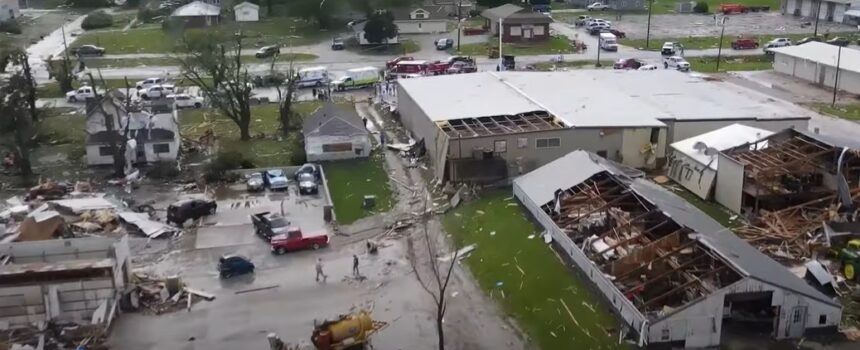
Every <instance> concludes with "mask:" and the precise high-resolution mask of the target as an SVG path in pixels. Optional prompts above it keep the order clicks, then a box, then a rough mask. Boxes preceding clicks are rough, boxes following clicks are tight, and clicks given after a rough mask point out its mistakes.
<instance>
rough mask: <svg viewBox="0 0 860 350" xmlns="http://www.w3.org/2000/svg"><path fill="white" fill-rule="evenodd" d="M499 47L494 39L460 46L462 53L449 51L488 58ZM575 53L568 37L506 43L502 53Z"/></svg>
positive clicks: (524, 54)
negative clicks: (491, 49) (491, 50)
mask: <svg viewBox="0 0 860 350" xmlns="http://www.w3.org/2000/svg"><path fill="white" fill-rule="evenodd" d="M491 45H492V46H498V39H492V38H491V40H490V41H488V42H486V43H477V44H466V45H461V46H460V51H459V52H458V51H457V48H456V47H454V48H451V49H449V50H448V52H450V53H451V54H459V55H468V56H486V55H487V54H488V53H489V51H488V50H489V49H488V48H489V47H490V46H491ZM570 52H573V47H571V45H570V42H569V41H568V40H567V37H565V36H562V35H557V36H554V37H552V38H550V39H549V40H546V41H541V42H534V43H505V44H504V47H503V48H502V53H503V54H506V55H515V56H529V55H544V54H559V53H570Z"/></svg>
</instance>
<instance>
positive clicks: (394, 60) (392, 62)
mask: <svg viewBox="0 0 860 350" xmlns="http://www.w3.org/2000/svg"><path fill="white" fill-rule="evenodd" d="M414 60H415V58H413V57H412V56H399V57H395V58H392V59H390V60H388V61H387V62H385V69H393V68H394V67H395V66H397V64H398V63H400V61H414Z"/></svg>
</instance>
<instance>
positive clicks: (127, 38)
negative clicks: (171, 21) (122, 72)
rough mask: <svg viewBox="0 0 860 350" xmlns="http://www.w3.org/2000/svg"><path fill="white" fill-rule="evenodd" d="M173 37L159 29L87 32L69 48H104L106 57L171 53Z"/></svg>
mask: <svg viewBox="0 0 860 350" xmlns="http://www.w3.org/2000/svg"><path fill="white" fill-rule="evenodd" d="M175 39H176V38H175V37H173V36H171V35H169V34H168V33H167V32H166V31H164V30H162V29H161V28H156V29H132V30H127V31H124V32H123V31H110V32H87V33H84V34H83V35H81V37H80V38H78V40H77V41H75V43H74V44H73V45H71V46H73V47H77V46H81V45H96V46H101V47H104V48H105V51H107V54H108V55H113V54H126V53H162V52H172V51H173V49H174V42H175Z"/></svg>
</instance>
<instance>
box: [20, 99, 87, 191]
mask: <svg viewBox="0 0 860 350" xmlns="http://www.w3.org/2000/svg"><path fill="white" fill-rule="evenodd" d="M40 117H41V119H40V120H39V123H37V124H36V129H35V135H34V137H35V139H36V140H37V146H36V147H35V148H33V149H32V150H31V151H30V161H31V163H32V166H33V171H34V172H35V173H36V174H39V175H41V176H43V177H49V178H54V179H58V178H60V179H66V177H65V176H62V174H63V172H67V171H68V172H73V171H74V170H76V169H80V168H81V167H82V166H83V157H84V154H85V153H86V151H85V148H84V146H85V143H86V137H87V134H86V131H85V129H84V127H85V124H86V117H85V116H84V115H83V114H82V113H79V112H73V111H70V110H68V109H65V108H52V109H43V110H42V114H41V115H40ZM10 136H11V135H10ZM9 139H10V140H11V137H10V138H9Z"/></svg>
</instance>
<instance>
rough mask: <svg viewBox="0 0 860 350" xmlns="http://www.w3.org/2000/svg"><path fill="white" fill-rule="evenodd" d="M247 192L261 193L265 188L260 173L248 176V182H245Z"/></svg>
mask: <svg viewBox="0 0 860 350" xmlns="http://www.w3.org/2000/svg"><path fill="white" fill-rule="evenodd" d="M245 185H246V186H247V187H248V191H249V192H256V191H262V190H263V189H264V188H266V182H265V181H263V174H262V173H253V174H251V175H248V181H247V182H245Z"/></svg>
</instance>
